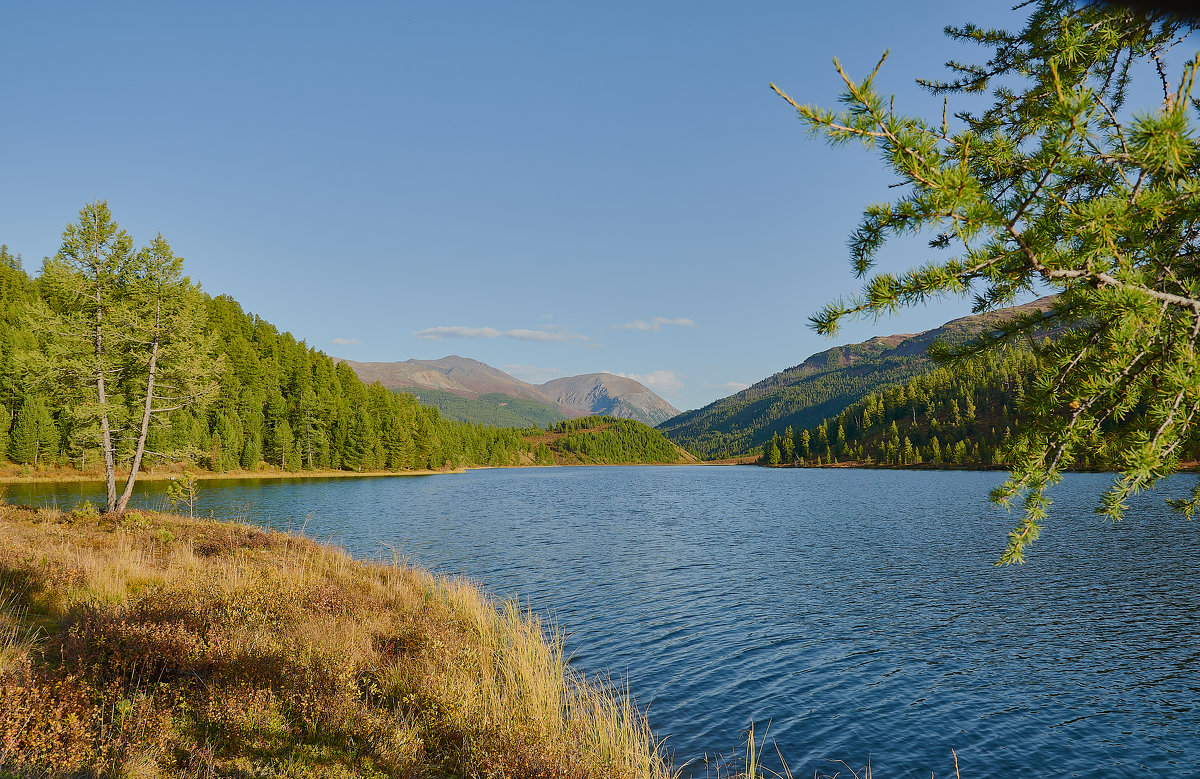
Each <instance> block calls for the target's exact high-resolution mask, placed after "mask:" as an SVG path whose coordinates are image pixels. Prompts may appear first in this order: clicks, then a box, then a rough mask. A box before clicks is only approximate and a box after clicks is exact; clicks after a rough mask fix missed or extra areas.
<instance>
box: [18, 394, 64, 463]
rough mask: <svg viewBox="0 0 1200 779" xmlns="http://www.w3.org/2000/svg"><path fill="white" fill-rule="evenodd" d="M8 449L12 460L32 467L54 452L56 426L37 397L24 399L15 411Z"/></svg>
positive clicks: (56, 444)
mask: <svg viewBox="0 0 1200 779" xmlns="http://www.w3.org/2000/svg"><path fill="white" fill-rule="evenodd" d="M8 450H9V455H10V456H11V457H12V459H13V461H14V462H18V463H26V464H29V465H32V466H34V467H35V468H36V467H37V466H38V465H40V464H41V462H42V460H43V459H45V458H46V457H53V456H54V454H55V453H56V452H57V451H58V429H57V428H56V427H55V426H54V418H53V417H51V416H50V410H49V409H48V408H47V407H46V402H45V400H43V399H42V398H41V397H37V396H34V397H32V398H29V399H27V400H26V401H25V403H24V405H22V406H21V410H20V411H19V412H17V421H16V424H15V425H14V426H13V430H12V439H11V441H10V442H9V446H8Z"/></svg>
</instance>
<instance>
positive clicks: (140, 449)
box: [117, 296, 162, 512]
mask: <svg viewBox="0 0 1200 779" xmlns="http://www.w3.org/2000/svg"><path fill="white" fill-rule="evenodd" d="M161 327H162V297H161V296H160V297H159V298H158V299H157V300H156V301H155V309H154V339H153V340H152V341H151V342H150V367H149V370H148V372H147V374H148V375H147V377H146V403H145V405H143V406H142V425H141V427H140V428H139V429H138V439H137V449H136V450H135V451H134V453H133V465H132V466H131V467H130V469H129V478H128V479H126V480H125V491H124V492H122V493H121V498H120V500H118V501H117V511H118V512H120V511H124V510H125V507H126V506H128V505H129V498H130V497H131V496H132V495H133V484H134V482H135V481H137V475H138V469H139V468H141V467H142V456H143V455H144V454H145V452H146V435H147V434H148V433H149V431H150V415H151V413H152V410H153V406H154V378H155V376H156V371H157V369H158V337H159V332H160V329H161Z"/></svg>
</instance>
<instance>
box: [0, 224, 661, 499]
mask: <svg viewBox="0 0 1200 779" xmlns="http://www.w3.org/2000/svg"><path fill="white" fill-rule="evenodd" d="M89 209H90V210H89ZM88 214H90V215H91V216H92V217H96V219H93V221H94V222H95V224H96V225H101V226H102V227H104V230H103V231H101V232H102V234H103V235H105V236H108V237H109V238H110V239H112V241H111V242H112V243H113V246H114V247H115V248H113V249H112V250H111V251H110V252H109V255H106V256H109V257H110V258H112V257H115V258H116V259H115V260H113V261H112V262H110V263H109V264H108V265H105V266H103V267H100V268H99V271H97V272H93V273H91V274H90V275H89V272H88V271H87V270H86V269H85V268H84V269H81V268H80V267H79V263H75V264H72V263H71V262H70V261H69V259H68V252H69V251H76V253H77V254H78V255H80V256H84V257H85V258H86V256H92V255H87V251H85V250H86V248H87V247H84V249H79V248H78V247H76V248H75V249H72V248H71V246H70V245H69V239H70V236H72V235H74V234H75V233H73V232H72V231H73V230H74V231H75V232H78V231H79V230H82V229H83V228H82V227H80V226H78V225H72V226H71V227H69V228H68V231H67V233H64V236H66V238H65V239H64V247H65V248H64V251H63V252H60V254H59V255H58V256H56V257H55V258H50V259H48V260H47V261H46V264H45V267H44V269H43V272H42V274H41V276H39V277H38V278H37V279H34V278H31V277H30V276H29V275H28V274H27V273H26V272H25V271H24V269H23V267H22V265H21V262H20V259H19V258H18V257H14V256H12V255H11V254H10V253H9V251H8V250H7V248H3V249H0V369H2V370H0V464H2V463H3V462H4V461H5V460H9V461H12V462H16V463H19V464H22V465H24V466H28V467H30V468H33V467H40V466H48V465H58V466H74V467H76V468H78V469H79V470H81V471H89V472H90V471H93V470H95V469H96V468H98V467H100V466H101V464H103V466H104V471H103V473H105V474H106V475H107V476H108V477H109V481H110V495H111V498H110V503H109V508H110V509H113V510H120V507H121V506H120V498H119V497H118V496H117V495H116V488H117V485H116V483H115V481H116V480H115V475H114V474H115V470H116V469H118V468H119V469H122V470H123V471H124V472H126V473H127V472H129V471H130V470H131V468H133V466H135V464H141V465H150V464H153V463H156V462H163V461H184V462H189V463H191V464H193V465H195V466H198V467H202V468H208V469H211V470H213V471H217V472H225V471H232V470H250V471H254V470H257V469H259V468H260V467H263V466H267V467H273V468H277V469H280V470H285V471H296V472H299V471H308V470H324V469H335V470H348V471H373V470H411V469H418V470H419V469H443V468H460V467H467V466H511V465H525V464H534V463H535V462H538V463H539V464H552V463H553V462H555V457H554V455H553V452H551V451H549V450H546V449H544V447H543V450H542V451H541V454H542V457H541V458H540V459H539V458H538V456H537V454H538V452H535V449H537V443H536V442H534V441H533V440H532V439H533V438H536V437H538V436H541V435H543V434H544V430H542V429H541V427H540V426H536V427H534V426H530V425H528V424H527V423H525V424H522V425H521V428H524V429H517V428H514V427H499V426H492V425H484V424H477V423H464V422H459V421H455V420H453V419H450V418H448V417H447V416H445V415H443V414H442V413H441V412H440V411H439V410H438V409H437V408H436V407H432V406H425V405H422V404H421V403H420V402H418V401H417V399H416V398H414V397H413V396H412V395H410V394H406V393H397V392H393V391H391V390H388V389H386V388H385V387H383V386H382V385H381V384H378V383H374V384H371V385H367V384H365V383H364V382H363V381H362V380H361V379H359V378H358V376H357V375H356V374H355V372H354V370H353V369H352V368H351V367H350V366H349V365H346V364H344V363H340V364H339V363H335V361H334V360H333V359H332V358H330V357H329V356H328V355H325V354H323V353H321V352H319V351H317V350H315V349H312V348H310V347H309V346H308V345H307V344H305V343H304V341H297V340H296V339H295V338H294V337H293V336H292V335H291V334H290V333H281V332H280V331H279V330H278V329H276V328H275V327H274V326H273V325H271V324H270V323H268V322H266V321H264V320H263V319H261V318H260V317H257V316H255V315H253V314H249V313H247V312H245V311H244V310H243V309H242V307H241V306H240V305H239V304H238V303H237V302H236V301H235V300H233V299H231V298H229V297H227V296H218V297H211V296H209V295H206V294H203V293H202V292H201V291H200V290H199V288H198V286H196V285H194V284H192V283H191V282H190V280H188V279H187V278H186V277H184V276H182V260H179V258H176V257H174V255H173V254H171V253H170V251H169V247H167V246H166V244H165V242H162V243H161V245H158V248H157V249H155V248H154V247H155V246H156V245H157V244H151V246H150V247H149V249H148V250H135V249H134V248H133V246H132V243H131V241H130V240H129V239H128V237H127V236H125V235H124V233H123V231H120V230H119V228H117V226H116V224H115V222H111V220H108V221H107V222H106V221H105V219H107V217H106V214H107V208H106V206H104V204H102V203H97V204H89V206H87V207H85V210H84V211H83V212H81V222H80V224H81V225H83V224H85V223H86V221H87V219H88V218H89V217H88ZM100 217H104V218H100ZM102 223H103V224H102ZM118 239H119V240H118ZM156 240H157V241H161V237H160V238H159V239H156ZM89 245H90V244H89ZM147 251H159V253H160V255H161V258H160V259H162V261H163V262H166V263H168V264H171V266H172V269H171V270H170V273H169V274H167V275H169V276H170V278H171V279H172V280H173V281H172V282H171V283H173V284H176V285H177V288H178V295H179V299H180V300H186V312H185V313H186V320H185V319H181V318H180V317H179V316H175V315H174V314H172V313H171V311H170V310H168V308H167V307H168V306H171V305H176V303H171V302H167V303H163V302H162V300H160V299H159V298H156V297H155V296H154V294H155V293H154V286H153V285H152V284H149V283H146V284H143V280H144V278H145V277H146V268H148V267H149V266H148V265H147V263H148V262H150V261H151V260H152V259H153V258H152V257H149V256H148V255H147V254H146V252H147ZM101 254H103V251H100V252H99V254H97V253H96V252H93V255H95V256H100V255H101ZM138 257H141V258H142V260H137V259H136V258H138ZM139 273H140V274H142V275H141V276H136V274H139ZM159 275H160V276H162V275H163V274H162V273H160V274H159ZM135 276H136V278H135ZM151 280H153V279H151ZM88 285H90V286H88ZM97 296H100V298H101V299H102V300H103V302H104V307H103V308H100V307H98V306H97V305H96V304H95V303H94V302H91V303H89V301H95V300H96V299H97ZM156 301H157V302H156ZM178 305H180V306H182V305H183V304H182V303H179V304H178ZM89 306H90V307H89ZM147 306H148V307H147ZM139 307H140V308H139ZM146 312H149V314H150V315H149V316H148V317H147V316H145V315H144V314H145V313H146ZM97 323H100V324H97ZM163 323H170V324H171V325H173V327H174V329H173V330H171V331H170V334H168V333H167V332H166V331H165V330H164V329H163V327H162V325H163ZM155 328H158V329H155ZM184 329H186V330H187V331H188V332H189V333H190V335H189V337H188V338H187V340H186V343H184V342H180V343H178V344H176V343H175V342H173V341H171V338H172V337H177V336H178V334H179V333H180V332H182V331H183V330H184ZM172 349H179V350H181V351H183V352H185V353H182V354H173V353H172V351H171V350H172ZM185 371H186V374H185ZM156 379H157V383H155V381H156ZM101 393H102V394H101ZM496 421H497V422H500V423H501V424H503V423H504V421H503V420H499V419H497V420H496ZM549 421H556V420H549ZM640 427H641V428H644V430H643V431H633V432H631V431H627V430H624V428H620V429H619V432H620V436H617V433H618V431H617V430H614V431H611V432H610V431H608V430H605V431H604V432H602V433H598V435H600V440H599V441H598V442H594V443H588V442H586V440H587V438H588V437H589V436H591V435H592V433H583V432H580V433H579V435H580V436H582V437H581V438H579V439H577V440H573V441H572V443H571V446H572V447H574V448H575V449H576V450H578V451H583V450H584V449H588V451H590V452H593V454H589V455H588V458H589V459H588V461H589V462H602V461H606V460H605V458H607V457H610V456H611V457H616V458H617V460H618V461H621V462H643V461H647V460H646V459H644V458H654V457H656V456H658V455H659V454H662V455H663V456H664V459H662V460H657V459H650V460H648V461H651V462H658V461H664V462H674V461H676V460H677V459H678V458H679V456H680V453H679V452H678V450H676V449H675V448H674V447H673V446H671V445H670V444H667V443H666V442H665V440H663V442H662V443H663V444H665V445H666V448H663V447H662V446H659V447H657V448H655V447H653V446H645V445H640V444H639V445H638V446H640V448H638V447H636V446H632V445H630V444H629V443H628V441H627V439H628V440H629V441H632V440H638V441H640V440H641V438H639V436H641V437H645V436H647V435H649V436H650V437H651V438H654V437H657V438H661V435H659V434H658V433H656V432H654V431H653V430H651V429H650V428H646V427H645V426H644V425H641V426H640ZM647 431H648V432H647ZM614 436H617V439H616V440H614ZM567 459H568V460H570V461H578V459H579V458H578V457H576V454H575V452H574V451H572V453H571V454H570V455H569V456H568V457H567ZM110 460H111V464H112V467H111V468H110V467H109V461H110Z"/></svg>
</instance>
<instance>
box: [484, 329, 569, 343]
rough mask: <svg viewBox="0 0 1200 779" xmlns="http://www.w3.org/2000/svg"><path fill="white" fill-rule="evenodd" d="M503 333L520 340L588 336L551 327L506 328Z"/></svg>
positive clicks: (549, 339)
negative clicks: (541, 328)
mask: <svg viewBox="0 0 1200 779" xmlns="http://www.w3.org/2000/svg"><path fill="white" fill-rule="evenodd" d="M503 335H505V336H507V337H508V338H516V339H517V340H519V341H586V340H588V338H587V336H584V335H580V334H579V333H572V332H571V331H569V330H559V329H556V328H550V329H546V330H521V329H517V330H506V331H505V332H504V333H503Z"/></svg>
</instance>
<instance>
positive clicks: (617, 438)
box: [531, 416, 696, 465]
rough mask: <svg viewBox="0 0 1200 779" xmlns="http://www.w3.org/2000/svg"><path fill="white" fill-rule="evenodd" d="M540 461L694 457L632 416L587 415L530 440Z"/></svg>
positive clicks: (613, 461)
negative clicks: (627, 417) (626, 417)
mask: <svg viewBox="0 0 1200 779" xmlns="http://www.w3.org/2000/svg"><path fill="white" fill-rule="evenodd" d="M531 441H533V442H534V443H535V445H536V447H537V448H536V449H535V455H536V457H537V458H538V462H539V463H546V464H549V463H550V462H551V461H552V462H554V463H556V464H559V465H619V464H625V463H682V462H695V461H696V458H695V457H694V456H693V455H691V454H689V453H688V452H686V451H684V450H682V449H680V448H679V447H678V446H676V445H675V444H673V443H671V441H669V440H668V439H667V437H666V436H664V435H663V434H662V433H661V432H660V431H658V430H655V429H654V428H652V427H650V426H648V425H646V424H643V423H642V422H638V421H637V420H634V419H621V418H618V417H608V416H588V417H579V418H577V419H568V420H564V421H562V422H559V423H558V424H557V425H555V426H554V427H552V428H551V429H550V430H549V431H547V432H546V433H545V434H544V435H538V436H535V437H533V438H532V439H531Z"/></svg>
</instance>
